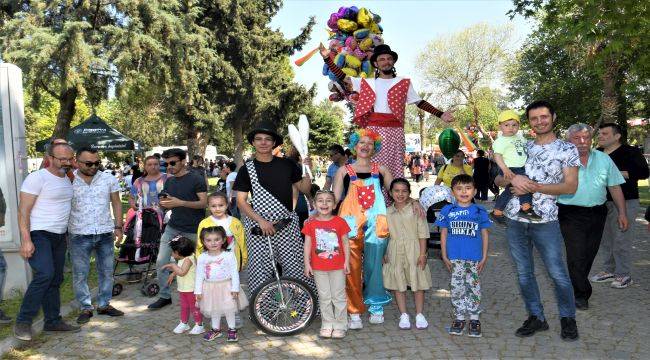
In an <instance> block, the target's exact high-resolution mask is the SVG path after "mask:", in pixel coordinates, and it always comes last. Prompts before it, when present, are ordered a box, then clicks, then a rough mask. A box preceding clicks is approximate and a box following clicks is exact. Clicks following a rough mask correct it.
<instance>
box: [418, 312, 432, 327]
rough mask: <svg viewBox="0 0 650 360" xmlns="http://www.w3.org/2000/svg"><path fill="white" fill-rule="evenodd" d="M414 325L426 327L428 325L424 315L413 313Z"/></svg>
mask: <svg viewBox="0 0 650 360" xmlns="http://www.w3.org/2000/svg"><path fill="white" fill-rule="evenodd" d="M415 327H416V328H418V329H426V328H428V327H429V323H428V322H427V319H425V318H424V315H422V314H417V315H415Z"/></svg>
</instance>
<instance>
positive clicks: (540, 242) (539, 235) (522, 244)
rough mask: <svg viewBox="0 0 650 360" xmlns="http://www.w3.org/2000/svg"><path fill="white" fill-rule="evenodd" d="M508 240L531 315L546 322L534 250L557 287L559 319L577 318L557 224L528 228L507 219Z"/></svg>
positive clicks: (527, 308) (530, 226)
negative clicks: (536, 276)
mask: <svg viewBox="0 0 650 360" xmlns="http://www.w3.org/2000/svg"><path fill="white" fill-rule="evenodd" d="M507 222H508V228H507V230H506V236H507V238H508V245H509V247H510V255H511V256H512V260H514V262H515V266H516V270H517V279H518V280H519V290H520V291H521V296H522V297H523V298H524V303H525V305H526V310H527V311H528V314H529V315H534V316H537V317H538V318H540V319H544V307H543V306H542V299H541V296H540V294H539V286H538V285H537V279H536V278H535V265H534V263H533V246H534V247H536V248H537V251H538V252H539V255H540V256H541V258H542V261H544V265H546V270H547V271H548V275H549V276H550V277H551V279H552V280H553V283H554V284H555V297H556V299H557V304H558V308H559V313H560V317H572V318H575V316H576V306H575V299H574V297H573V286H572V285H571V279H570V278H569V273H568V271H567V268H566V262H565V261H564V254H563V250H564V241H563V239H562V233H561V232H560V224H559V222H558V221H551V222H547V223H542V224H532V223H531V224H529V223H524V222H519V221H514V220H511V219H507Z"/></svg>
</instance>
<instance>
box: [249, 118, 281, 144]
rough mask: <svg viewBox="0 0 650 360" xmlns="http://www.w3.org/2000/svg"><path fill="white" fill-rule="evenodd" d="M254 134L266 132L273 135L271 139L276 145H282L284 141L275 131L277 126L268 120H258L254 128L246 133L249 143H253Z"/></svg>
mask: <svg viewBox="0 0 650 360" xmlns="http://www.w3.org/2000/svg"><path fill="white" fill-rule="evenodd" d="M255 134H267V135H271V136H273V141H275V146H276V147H277V146H280V145H282V143H283V142H284V140H283V139H282V136H280V134H278V132H277V127H276V126H275V125H274V124H272V123H271V122H269V121H264V120H263V121H260V122H259V123H258V124H257V125H255V128H254V129H253V130H251V131H250V132H249V133H248V135H247V136H246V138H247V139H248V143H249V144H251V145H253V139H254V138H255Z"/></svg>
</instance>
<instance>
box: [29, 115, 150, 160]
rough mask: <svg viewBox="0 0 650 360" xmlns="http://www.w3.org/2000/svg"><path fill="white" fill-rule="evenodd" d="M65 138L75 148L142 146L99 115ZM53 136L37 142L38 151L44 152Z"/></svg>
mask: <svg viewBox="0 0 650 360" xmlns="http://www.w3.org/2000/svg"><path fill="white" fill-rule="evenodd" d="M65 139H66V140H67V141H68V143H70V145H71V146H72V147H73V148H79V147H81V146H90V147H91V148H93V149H96V150H101V151H138V150H140V146H139V144H138V143H136V142H135V141H133V140H132V139H131V138H129V137H127V136H125V135H124V134H122V133H121V132H119V131H117V130H115V129H113V128H112V127H110V126H108V124H106V122H104V120H102V119H101V118H100V117H99V116H97V115H94V114H93V115H91V116H90V117H89V118H88V119H86V120H85V121H84V122H82V123H81V124H79V125H77V126H75V127H73V128H72V129H70V130H69V131H68V134H67V135H66V137H65ZM50 141H51V138H49V139H44V140H41V141H39V142H37V143H36V151H39V152H44V151H45V145H46V144H47V143H48V142H50Z"/></svg>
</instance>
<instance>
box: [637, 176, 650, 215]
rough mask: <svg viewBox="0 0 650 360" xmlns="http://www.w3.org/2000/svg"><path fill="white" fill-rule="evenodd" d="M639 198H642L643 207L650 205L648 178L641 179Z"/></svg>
mask: <svg viewBox="0 0 650 360" xmlns="http://www.w3.org/2000/svg"><path fill="white" fill-rule="evenodd" d="M639 200H641V208H645V207H647V206H650V187H649V186H648V180H647V179H646V180H641V181H639Z"/></svg>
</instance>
